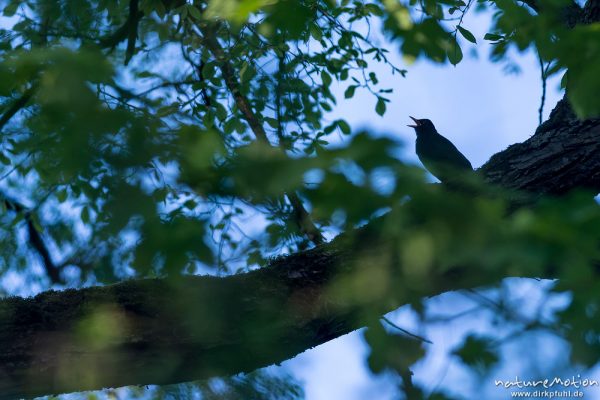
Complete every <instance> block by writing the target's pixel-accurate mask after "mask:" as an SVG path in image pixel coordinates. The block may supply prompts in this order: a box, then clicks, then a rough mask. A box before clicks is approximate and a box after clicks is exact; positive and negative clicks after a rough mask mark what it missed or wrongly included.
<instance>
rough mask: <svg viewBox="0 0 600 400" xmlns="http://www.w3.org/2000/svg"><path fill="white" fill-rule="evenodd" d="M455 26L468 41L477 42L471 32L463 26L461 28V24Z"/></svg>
mask: <svg viewBox="0 0 600 400" xmlns="http://www.w3.org/2000/svg"><path fill="white" fill-rule="evenodd" d="M456 28H458V31H459V32H460V34H461V35H462V36H463V37H464V38H465V39H467V40H468V41H469V42H471V43H477V40H476V39H475V36H473V34H472V33H471V32H470V31H468V30H466V29H465V28H463V27H462V26H460V25H458V26H457V27H456Z"/></svg>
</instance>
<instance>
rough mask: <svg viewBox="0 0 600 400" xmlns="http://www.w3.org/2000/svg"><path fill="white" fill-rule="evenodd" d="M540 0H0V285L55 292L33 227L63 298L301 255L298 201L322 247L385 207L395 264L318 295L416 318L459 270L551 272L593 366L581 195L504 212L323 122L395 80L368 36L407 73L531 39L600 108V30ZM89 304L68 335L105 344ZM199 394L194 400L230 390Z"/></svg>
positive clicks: (581, 96) (385, 352) (386, 257)
mask: <svg viewBox="0 0 600 400" xmlns="http://www.w3.org/2000/svg"><path fill="white" fill-rule="evenodd" d="M542 3H543V4H542V5H541V6H540V9H541V12H539V13H534V12H533V11H532V10H531V9H530V8H528V7H527V6H526V5H525V4H523V3H521V2H516V1H512V0H492V1H482V0H477V1H474V0H470V1H469V2H467V3H465V2H464V1H462V0H443V1H433V0H424V1H419V2H417V1H415V0H410V1H406V2H401V1H395V0H381V1H372V2H362V1H349V0H341V1H329V0H302V1H296V0H269V1H264V0H253V1H239V0H211V1H208V2H202V1H191V2H186V1H178V0H139V1H137V0H131V1H124V0H119V1H115V0H112V1H107V0H59V1H57V0H52V1H50V0H27V1H25V0H1V1H0V5H1V7H2V14H3V18H2V20H1V21H2V24H1V26H2V29H0V130H1V131H2V135H1V136H0V164H1V167H0V192H1V193H0V195H1V196H2V200H3V201H2V207H3V211H5V212H3V213H2V216H1V217H0V221H1V224H0V240H1V241H2V252H1V254H0V256H1V258H0V273H2V274H3V275H4V276H8V274H9V273H12V272H17V273H18V274H19V275H20V276H21V277H22V278H23V279H24V280H25V281H27V282H31V284H30V285H29V287H31V288H35V287H37V288H39V289H40V290H41V289H43V288H47V287H48V286H49V284H50V283H49V282H48V280H47V278H48V276H47V274H46V273H44V272H43V270H42V269H40V268H34V267H33V266H38V267H39V264H40V263H39V262H37V261H34V262H32V260H35V256H36V252H35V251H34V250H33V249H32V248H31V246H30V244H29V243H28V240H27V233H26V229H27V227H26V225H27V224H26V221H27V220H28V219H30V220H31V221H32V224H33V226H35V227H36V229H37V230H38V231H39V232H40V233H41V234H42V236H43V238H44V240H45V241H46V242H47V245H48V247H49V248H50V249H51V253H52V258H53V260H54V263H55V264H56V265H54V267H56V268H59V269H60V273H61V276H62V279H63V282H58V283H60V284H62V285H70V286H79V285H83V284H89V283H94V284H100V283H110V282H115V281H118V280H121V279H124V278H126V277H148V276H178V275H180V274H194V273H199V272H207V271H208V272H211V273H233V272H237V271H246V270H248V269H250V268H253V267H256V266H261V265H264V264H265V262H266V260H268V259H269V257H272V256H275V255H279V254H281V253H283V252H293V251H296V250H301V249H305V248H307V247H310V246H313V245H314V242H313V240H312V239H311V236H310V235H309V234H307V231H306V229H305V227H304V226H303V223H304V222H305V221H304V222H302V221H300V220H301V219H302V217H299V215H300V214H299V211H298V206H297V204H295V203H294V201H293V200H292V199H293V196H297V198H299V199H300V200H301V202H303V203H304V206H305V207H306V209H307V210H308V215H309V219H310V222H311V223H312V224H314V225H315V226H316V228H317V229H318V230H320V231H321V232H324V233H326V234H327V235H329V237H332V236H333V235H336V234H338V233H344V232H346V233H348V232H352V231H353V230H354V229H355V228H356V227H359V226H362V225H365V224H366V223H367V222H369V221H373V220H374V219H376V218H377V217H379V216H381V215H383V214H386V213H387V214H386V218H385V222H381V223H379V224H377V223H374V224H372V228H371V229H374V230H377V232H376V234H373V237H385V238H386V240H387V241H388V242H390V243H392V246H391V247H390V249H391V251H390V252H389V253H381V254H377V255H375V256H373V258H372V262H373V266H374V268H373V271H372V273H370V274H369V276H368V277H365V276H360V277H355V279H348V280H347V281H344V282H340V283H339V285H337V287H335V288H333V289H332V290H333V291H337V292H339V293H347V294H346V297H347V301H353V302H358V303H364V304H369V303H370V302H371V301H372V300H373V299H375V298H379V297H380V296H390V297H392V298H393V297H394V296H395V293H398V292H401V293H404V295H403V296H405V298H402V299H399V301H400V300H401V301H404V302H407V303H411V304H413V305H415V307H416V308H418V306H417V304H418V303H419V302H420V300H421V298H422V296H424V295H427V293H428V290H429V289H431V287H439V286H440V283H439V282H438V281H437V280H439V279H446V278H444V277H445V276H447V275H446V274H448V273H450V272H452V269H453V268H454V266H456V265H476V266H477V270H475V269H473V270H469V271H471V272H473V271H478V272H476V273H474V274H473V275H472V276H471V277H470V276H469V275H464V276H462V277H461V279H463V280H464V283H465V286H468V285H470V284H471V283H474V284H475V283H479V282H481V279H480V278H479V277H475V275H479V274H484V275H485V276H486V277H487V279H488V281H490V282H491V281H494V280H495V281H498V280H500V279H501V278H502V277H504V276H507V275H516V276H545V275H546V271H547V270H546V268H547V267H548V266H549V265H551V266H553V267H554V268H555V274H554V276H555V277H559V278H561V283H560V285H557V286H556V288H555V289H553V290H556V291H573V293H574V295H573V302H572V304H571V306H570V307H569V308H567V309H566V310H564V311H563V312H562V314H561V315H560V318H561V321H562V322H563V324H554V325H553V328H556V327H560V329H559V328H556V329H557V331H559V332H560V334H561V335H564V336H565V337H566V338H567V339H569V340H570V341H571V343H572V344H573V357H574V360H575V361H577V362H582V363H585V364H586V365H591V364H593V363H594V362H595V361H596V360H597V359H599V358H600V345H599V344H600V341H599V340H598V338H599V337H600V328H598V327H597V320H598V319H597V318H596V313H597V310H598V304H597V303H598V302H597V296H596V293H597V292H596V291H595V289H596V287H595V284H594V283H593V280H590V279H589V277H590V276H592V274H594V273H595V270H594V269H593V267H592V263H591V261H592V260H597V259H598V240H597V239H598V237H599V233H600V223H599V222H600V221H599V219H600V213H599V212H598V206H597V204H596V203H595V202H594V201H592V200H591V195H590V194H584V195H582V196H573V197H571V198H568V199H562V200H560V201H556V200H548V201H547V202H542V203H541V204H540V205H539V206H538V207H536V208H535V209H530V210H519V211H517V212H515V213H513V214H510V215H508V214H507V210H508V203H507V201H506V199H504V198H502V197H497V196H489V197H488V196H484V195H481V196H464V195H460V194H457V193H447V192H445V191H444V190H442V189H440V188H432V187H430V185H428V184H426V181H425V175H424V173H423V171H421V170H420V169H418V168H415V167H412V166H410V165H406V164H405V163H404V162H403V161H402V160H399V159H398V158H397V157H396V156H394V150H395V148H396V147H397V146H398V143H396V142H394V141H392V140H390V139H386V138H381V137H376V136H374V135H371V134H369V133H368V132H356V131H355V130H354V127H352V126H350V125H349V123H348V122H347V121H345V120H344V119H343V118H335V119H332V115H335V114H334V113H333V112H334V110H335V107H336V105H337V103H338V101H340V100H341V98H340V97H341V96H337V93H343V97H344V98H352V97H354V96H355V94H356V93H357V92H358V91H363V92H365V93H367V94H369V95H370V96H372V97H373V104H374V105H375V106H374V108H373V112H374V113H375V114H379V115H383V114H385V113H386V111H387V103H388V102H389V99H388V97H387V96H388V95H389V93H391V92H392V90H393V86H395V84H394V82H381V81H380V80H379V78H378V77H377V74H376V69H375V68H374V65H384V66H385V67H386V68H389V70H390V71H391V72H392V73H394V74H397V76H398V79H401V78H402V77H404V76H405V75H406V73H407V71H406V70H405V69H404V68H401V67H399V66H396V65H394V64H393V63H392V62H390V60H389V59H388V55H389V52H390V51H391V50H390V49H389V48H385V47H382V46H381V45H380V44H378V42H377V41H376V40H373V37H372V34H370V30H371V26H373V27H378V28H381V29H382V31H383V33H384V34H385V35H386V36H387V37H388V38H389V40H390V43H392V44H393V45H395V46H397V48H398V49H399V51H400V53H401V54H402V56H403V57H404V60H405V61H406V62H407V63H410V62H411V61H413V60H415V59H417V58H424V59H428V60H431V61H433V62H436V63H449V64H453V65H456V64H458V63H460V62H461V60H462V59H463V50H464V49H465V48H468V47H470V46H474V45H477V43H479V42H481V39H484V40H489V41H492V42H493V43H494V48H493V52H492V55H491V57H492V59H493V60H494V61H501V60H505V59H506V58H507V57H508V55H507V52H508V51H509V49H510V48H512V47H514V48H516V49H518V50H520V51H524V50H525V49H528V48H530V47H534V48H535V49H536V50H537V51H538V52H539V54H540V57H542V59H543V60H544V61H545V62H547V63H550V65H551V67H550V68H549V74H558V73H565V71H568V72H566V80H565V82H566V86H567V89H568V90H567V93H568V96H569V98H570V100H571V102H572V104H573V106H574V108H575V110H576V112H577V113H578V114H579V115H580V116H586V117H589V116H595V115H599V114H600V102H598V98H597V94H598V93H600V75H599V74H598V73H597V72H598V70H600V29H599V24H598V22H595V23H591V24H587V25H579V26H576V27H574V28H570V27H568V26H567V25H566V24H565V20H564V11H565V7H567V6H568V2H567V0H552V1H544V2H542ZM134 5H135V7H134ZM477 10H479V11H481V10H488V11H491V12H493V13H494V19H493V26H492V27H490V32H489V33H488V34H486V35H485V37H484V38H479V37H476V36H475V35H474V34H473V33H471V31H470V30H469V27H468V26H465V25H464V24H463V17H464V16H465V14H466V13H468V12H474V11H477ZM394 51H395V50H394ZM340 142H341V143H342V144H341V145H340V144H339V143H340ZM381 182H385V184H382V183H381ZM478 190H481V191H483V192H485V191H486V189H485V188H484V187H479V186H478ZM7 199H12V200H15V201H17V202H18V203H19V204H22V205H23V210H27V211H26V212H25V211H22V212H18V211H17V212H15V208H14V207H12V208H11V207H9V206H8V204H9V203H8V200H7ZM390 210H392V211H390ZM398 260H400V261H401V262H400V263H399V264H400V265H401V266H402V268H401V271H397V270H395V269H394V268H393V266H394V265H397V264H398V263H396V261H398ZM55 283H56V282H55ZM34 284H35V285H38V286H34ZM32 290H33V289H32ZM100 311H102V310H100ZM100 311H99V314H98V315H97V318H96V317H94V318H96V319H94V320H90V321H84V322H82V326H81V327H80V328H81V333H82V335H83V336H86V335H88V336H90V335H91V336H94V337H97V338H98V343H97V345H98V346H102V345H103V343H104V342H103V341H104V340H110V338H111V337H110V332H108V331H107V330H106V329H105V326H106V324H105V323H104V322H103V321H105V320H106V319H107V317H110V315H111V312H112V311H111V310H104V311H102V312H100ZM420 313H421V314H422V310H421V312H420ZM366 339H367V341H368V343H369V344H370V346H371V348H372V353H371V356H370V357H369V365H370V366H371V368H372V369H373V371H375V372H379V371H382V370H384V369H385V368H392V369H394V370H397V371H406V370H408V368H409V367H410V365H411V364H412V363H413V362H414V361H417V360H418V359H419V358H420V357H421V356H422V352H421V350H420V347H415V346H414V344H413V343H412V342H411V344H410V345H409V344H408V341H407V339H405V338H403V337H401V336H397V335H396V336H394V335H388V333H386V332H385V331H384V330H383V329H382V328H379V327H378V328H372V329H370V330H369V331H368V332H367V334H366ZM455 354H456V355H457V356H458V357H459V358H460V359H461V360H462V362H464V363H465V364H467V365H470V366H473V367H474V368H475V369H479V370H487V369H488V368H491V367H493V365H494V364H495V362H496V356H495V353H494V351H493V350H492V349H491V348H490V346H489V343H488V342H487V341H486V340H484V339H481V338H478V337H469V338H468V339H467V340H466V342H465V343H464V345H463V346H462V348H460V349H457V350H456V353H455ZM402 373H404V372H402ZM236 382H237V381H231V382H230V384H229V387H228V389H227V391H225V392H226V393H227V396H229V397H227V396H225V397H226V398H232V399H233V398H249V397H244V396H245V395H243V390H247V389H248V387H252V385H250V386H244V387H242V386H239V385H238V383H236ZM266 384H267V383H260V385H266ZM269 385H271V383H269ZM287 389H289V390H291V391H292V392H293V393H294V395H295V396H296V397H300V390H299V389H298V388H297V387H291V388H287ZM287 389H286V390H287ZM405 389H406V382H405ZM203 390H208V387H207V388H205V389H203ZM211 390H212V389H211ZM406 390H408V389H406ZM415 390H416V389H415ZM213 392H214V393H213ZM213 392H211V394H210V396H209V395H208V394H207V396H208V397H206V398H212V397H211V396H213V397H215V396H217V394H218V393H221V392H222V393H221V394H223V393H225V392H223V391H218V390H217V391H213ZM207 393H208V392H207ZM438 396H439V398H444V396H443V395H441V394H439V395H438ZM221 397H222V396H221ZM292 397H293V396H292ZM252 398H263V397H260V396H258V395H256V396H254V397H252ZM265 398H266V397H265ZM286 398H287V397H286Z"/></svg>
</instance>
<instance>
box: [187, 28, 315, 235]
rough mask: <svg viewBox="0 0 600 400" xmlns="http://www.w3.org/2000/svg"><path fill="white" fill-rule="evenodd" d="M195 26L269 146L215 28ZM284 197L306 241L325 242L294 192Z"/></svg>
mask: <svg viewBox="0 0 600 400" xmlns="http://www.w3.org/2000/svg"><path fill="white" fill-rule="evenodd" d="M197 26H198V28H199V29H200V31H201V32H202V35H203V43H204V44H205V45H206V47H207V48H208V50H209V51H210V52H211V53H212V55H213V56H214V57H215V59H216V60H217V62H218V63H219V67H220V70H221V74H222V75H223V79H224V80H225V84H226V85H227V89H229V92H230V93H231V95H232V96H233V99H234V101H235V104H236V106H237V107H238V109H239V110H240V111H241V113H242V115H243V117H244V119H245V120H246V122H247V123H248V125H249V126H250V129H251V130H252V132H253V133H254V135H255V136H256V140H258V141H259V142H261V143H265V144H270V141H269V138H268V136H267V133H266V132H265V129H264V127H263V124H262V123H261V121H260V118H258V116H257V115H256V114H255V113H254V110H253V109H252V105H251V104H250V102H249V101H248V99H247V98H246V96H244V94H243V93H242V91H241V90H240V85H239V80H238V78H237V74H236V72H235V69H234V68H233V66H232V65H231V63H230V62H229V57H228V55H227V53H226V52H225V49H223V47H222V46H221V44H220V43H219V41H218V39H217V36H216V32H215V29H216V28H215V26H214V25H208V24H206V23H204V22H199V23H198V24H197ZM280 145H281V146H282V145H283V143H280ZM286 195H287V197H288V199H289V201H290V204H291V205H292V208H293V210H294V220H295V221H296V224H297V225H298V227H299V229H300V231H301V232H302V233H304V234H305V235H306V236H307V237H308V239H309V240H310V241H312V242H313V243H315V244H321V243H323V242H324V241H325V239H324V238H323V234H322V233H321V231H320V230H319V228H317V226H315V224H314V222H313V221H312V219H311V217H310V214H309V213H308V211H306V208H305V207H304V205H303V204H302V200H301V199H300V197H299V196H298V195H297V194H296V193H294V192H291V193H286Z"/></svg>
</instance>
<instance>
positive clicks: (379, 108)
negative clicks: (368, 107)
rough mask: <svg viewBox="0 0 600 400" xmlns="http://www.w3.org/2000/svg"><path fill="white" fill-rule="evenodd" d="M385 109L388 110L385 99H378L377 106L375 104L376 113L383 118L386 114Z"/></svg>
mask: <svg viewBox="0 0 600 400" xmlns="http://www.w3.org/2000/svg"><path fill="white" fill-rule="evenodd" d="M385 109H386V105H385V100H384V98H383V97H378V98H377V104H375V112H376V113H377V114H379V115H381V116H383V114H385Z"/></svg>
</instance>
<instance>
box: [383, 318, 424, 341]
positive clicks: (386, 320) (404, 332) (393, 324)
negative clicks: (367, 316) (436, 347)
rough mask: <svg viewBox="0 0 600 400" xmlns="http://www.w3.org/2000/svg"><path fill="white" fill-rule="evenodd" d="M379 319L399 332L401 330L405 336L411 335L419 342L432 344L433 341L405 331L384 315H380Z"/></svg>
mask: <svg viewBox="0 0 600 400" xmlns="http://www.w3.org/2000/svg"><path fill="white" fill-rule="evenodd" d="M381 319H382V320H383V321H385V322H386V323H388V324H389V325H390V326H391V327H392V328H394V329H397V330H399V331H400V332H402V333H403V334H405V335H406V336H409V337H411V338H413V339H416V340H418V341H420V342H425V343H429V344H433V342H432V341H431V340H429V339H426V338H424V337H422V336H419V335H415V334H414V333H412V332H409V331H407V330H406V329H404V328H402V327H400V326H398V325H396V324H395V323H393V322H392V321H390V320H389V319H387V318H386V317H381Z"/></svg>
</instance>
